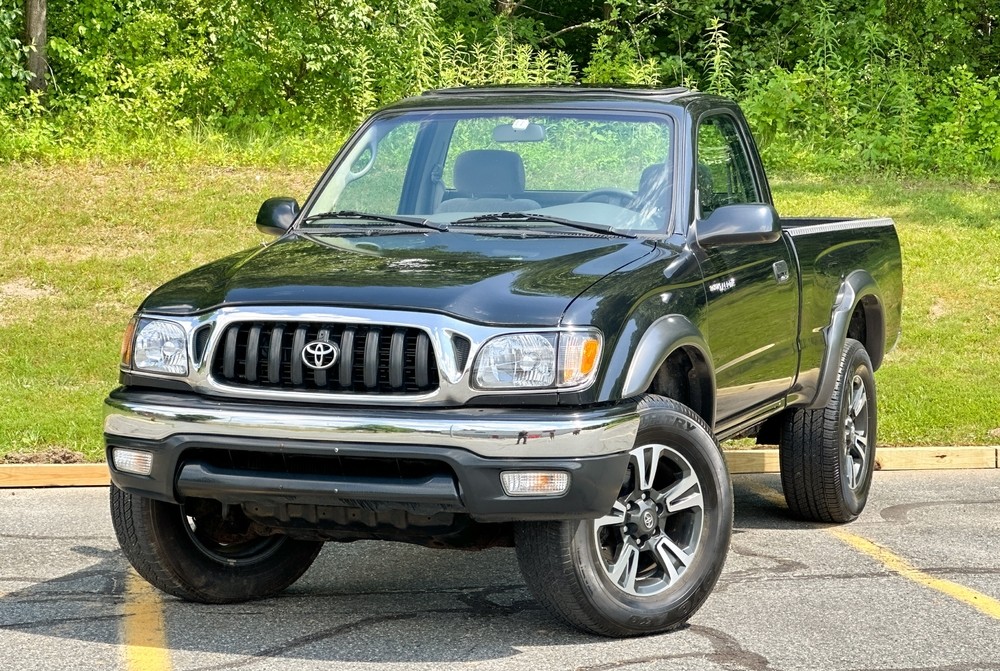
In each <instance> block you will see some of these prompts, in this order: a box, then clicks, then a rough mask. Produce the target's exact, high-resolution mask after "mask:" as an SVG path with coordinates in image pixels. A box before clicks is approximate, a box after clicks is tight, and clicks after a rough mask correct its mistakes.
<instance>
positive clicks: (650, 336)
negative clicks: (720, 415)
mask: <svg viewBox="0 0 1000 671" xmlns="http://www.w3.org/2000/svg"><path fill="white" fill-rule="evenodd" d="M681 347H690V348H693V349H695V350H697V351H698V353H699V354H700V356H701V357H702V360H703V363H704V367H703V368H704V371H703V373H702V375H703V376H704V377H705V378H707V379H703V380H702V382H703V384H707V385H708V389H703V392H704V393H705V395H706V396H707V397H708V398H710V399H711V407H710V408H709V409H708V410H709V413H710V414H709V416H710V417H712V418H714V417H715V366H714V364H713V363H712V354H711V352H710V350H709V349H708V344H707V343H706V342H705V339H704V338H703V337H702V335H701V331H699V330H698V327H696V326H695V325H694V324H692V323H691V321H690V320H689V319H688V318H687V317H685V316H683V315H677V314H674V315H667V316H665V317H660V318H659V319H657V320H656V321H654V322H653V323H652V324H650V325H649V328H648V329H646V332H645V333H643V334H642V337H641V338H640V339H639V345H638V347H636V350H635V354H634V355H633V356H632V361H631V363H630V364H629V370H628V374H627V375H626V376H625V384H624V386H623V388H622V398H629V397H630V396H636V395H638V394H642V393H644V392H645V391H646V390H647V389H648V388H649V385H650V384H652V382H653V378H654V377H656V373H657V371H658V370H659V369H660V367H661V366H662V365H663V362H664V361H666V360H667V357H668V356H670V354H672V353H673V352H675V351H676V350H678V349H680V348H681ZM709 423H710V424H711V422H709Z"/></svg>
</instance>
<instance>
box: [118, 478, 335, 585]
mask: <svg viewBox="0 0 1000 671" xmlns="http://www.w3.org/2000/svg"><path fill="white" fill-rule="evenodd" d="M222 513H223V510H222V506H221V504H219V503H217V502H214V501H207V500H193V501H189V502H186V504H185V505H183V506H181V505H176V504H172V503H165V502H163V501H156V500H153V499H148V498H144V497H141V496H136V495H135V494H130V493H128V492H125V491H122V490H121V489H119V488H118V487H116V486H114V485H111V521H112V524H113V525H114V528H115V534H116V535H117V536H118V543H119V545H121V548H122V551H123V552H124V553H125V557H126V558H127V559H128V560H129V562H130V563H131V564H132V566H133V567H134V568H135V570H136V571H137V572H138V573H139V575H141V576H142V577H143V578H145V579H146V580H147V581H149V582H150V583H152V584H153V585H154V586H156V587H158V588H159V589H161V590H163V591H164V592H166V593H167V594H172V595H174V596H177V597H180V598H182V599H185V600H187V601H200V602H202V603H234V602H238V601H248V600H250V599H260V598H263V597H267V596H272V595H274V594H277V593H278V592H280V591H282V590H283V589H285V588H286V587H288V586H289V585H291V584H292V583H293V582H295V581H296V580H298V579H299V577H301V575H302V574H303V573H305V572H306V569H308V568H309V566H310V565H311V564H312V563H313V560H314V559H316V555H318V554H319V551H320V549H321V548H322V547H323V543H322V542H319V541H303V540H295V539H292V538H288V537H287V536H284V535H261V534H259V533H257V532H256V531H255V530H254V528H253V525H252V524H251V522H250V520H249V519H247V518H246V517H245V516H244V515H243V512H242V510H240V509H239V507H237V506H234V507H232V508H231V509H230V510H229V511H228V513H227V514H226V515H223V514H222Z"/></svg>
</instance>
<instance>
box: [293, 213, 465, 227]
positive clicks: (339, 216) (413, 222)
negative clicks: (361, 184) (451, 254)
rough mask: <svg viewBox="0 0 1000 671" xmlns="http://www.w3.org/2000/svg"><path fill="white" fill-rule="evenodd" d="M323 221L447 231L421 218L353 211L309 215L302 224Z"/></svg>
mask: <svg viewBox="0 0 1000 671" xmlns="http://www.w3.org/2000/svg"><path fill="white" fill-rule="evenodd" d="M323 219H330V220H344V219H347V220H351V221H385V222H388V223H390V224H406V225H407V226H417V227H419V228H429V229H431V230H434V231H447V230H448V227H447V226H444V225H442V224H435V223H432V222H430V221H428V220H426V219H424V218H423V217H407V216H403V215H397V214H392V215H389V214H375V213H374V212H355V211H354V210H337V211H336V212H320V213H319V214H310V215H309V216H308V217H306V218H305V219H304V220H303V221H302V223H304V224H311V223H313V222H315V221H321V220H323Z"/></svg>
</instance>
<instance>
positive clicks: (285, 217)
mask: <svg viewBox="0 0 1000 671" xmlns="http://www.w3.org/2000/svg"><path fill="white" fill-rule="evenodd" d="M297 216H299V202H298V201H297V200H295V199H294V198H268V199H267V200H265V201H264V203H263V205H261V206H260V209H259V210H258V211H257V228H259V229H260V232H261V233H267V234H268V235H281V234H283V233H284V232H285V231H287V230H288V229H289V228H290V227H291V225H292V222H293V221H295V217H297Z"/></svg>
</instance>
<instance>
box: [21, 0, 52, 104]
mask: <svg viewBox="0 0 1000 671" xmlns="http://www.w3.org/2000/svg"><path fill="white" fill-rule="evenodd" d="M46 14H47V7H46V0H24V43H25V44H26V45H27V46H28V47H30V49H31V51H30V52H29V53H28V73H29V74H30V75H31V78H30V79H28V90H29V91H35V92H38V93H42V94H44V93H45V87H46V80H45V75H46V71H47V70H48V68H49V65H48V61H47V59H46V57H45V43H46V40H47V38H46V34H45V32H46Z"/></svg>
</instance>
